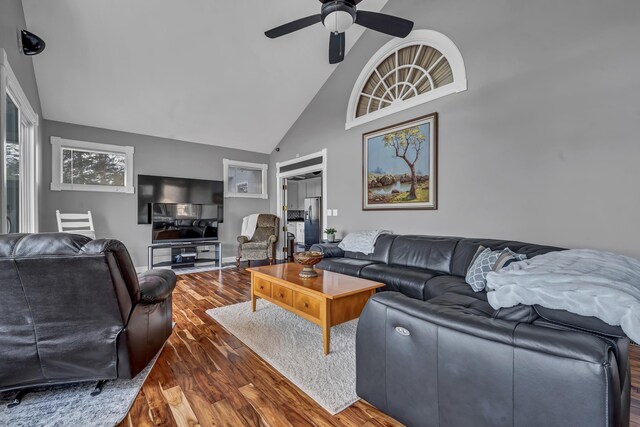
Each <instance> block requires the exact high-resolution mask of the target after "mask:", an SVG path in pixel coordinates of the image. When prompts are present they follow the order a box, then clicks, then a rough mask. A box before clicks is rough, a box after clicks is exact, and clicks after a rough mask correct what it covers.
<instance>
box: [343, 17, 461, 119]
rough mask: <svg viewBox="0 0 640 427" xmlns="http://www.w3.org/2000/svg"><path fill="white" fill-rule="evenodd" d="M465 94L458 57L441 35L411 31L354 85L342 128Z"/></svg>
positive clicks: (380, 53)
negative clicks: (345, 121)
mask: <svg viewBox="0 0 640 427" xmlns="http://www.w3.org/2000/svg"><path fill="white" fill-rule="evenodd" d="M466 89H467V77H466V71H465V68H464V61H463V60H462V55H461V54H460V51H459V50H458V48H457V47H456V45H455V44H454V43H453V42H452V41H451V40H450V39H449V38H448V37H447V36H445V35H444V34H441V33H438V32H436V31H431V30H416V31H413V32H412V33H411V34H409V36H407V37H406V38H404V39H394V40H392V41H390V42H389V43H387V44H386V45H384V46H383V47H382V48H381V49H380V50H378V52H377V53H376V54H375V55H374V56H373V57H372V58H371V60H370V61H369V62H368V63H367V65H366V66H365V67H364V69H363V70H362V72H361V73H360V76H359V77H358V80H357V81H356V84H355V86H354V87H353V91H352V92H351V98H350V99H349V108H348V109H347V123H346V128H347V129H350V128H352V127H354V126H358V125H360V124H362V123H366V122H369V121H371V120H375V119H378V118H380V117H384V116H388V115H390V114H393V113H397V112H398V111H402V110H405V109H407V108H410V107H414V106H416V105H419V104H422V103H425V102H428V101H431V100H433V99H436V98H440V97H442V96H445V95H449V94H451V93H456V92H461V91H463V90H466Z"/></svg>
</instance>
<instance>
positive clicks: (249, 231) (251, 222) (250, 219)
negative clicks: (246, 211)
mask: <svg viewBox="0 0 640 427" xmlns="http://www.w3.org/2000/svg"><path fill="white" fill-rule="evenodd" d="M258 215H260V214H251V215H249V216H245V217H244V218H242V231H241V232H240V235H241V236H247V237H248V238H249V240H251V239H252V238H253V233H255V232H256V226H257V225H258Z"/></svg>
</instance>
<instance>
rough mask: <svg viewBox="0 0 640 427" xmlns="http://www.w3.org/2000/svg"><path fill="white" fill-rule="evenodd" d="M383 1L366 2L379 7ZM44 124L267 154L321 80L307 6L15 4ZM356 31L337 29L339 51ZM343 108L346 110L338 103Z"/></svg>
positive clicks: (212, 1)
mask: <svg viewBox="0 0 640 427" xmlns="http://www.w3.org/2000/svg"><path fill="white" fill-rule="evenodd" d="M386 2H387V0H365V1H363V2H362V3H361V4H360V6H361V7H360V8H361V9H363V10H373V11H379V10H380V9H381V8H382V6H384V4H385V3H386ZM23 6H24V12H25V16H26V20H27V28H28V29H29V30H30V31H32V32H34V33H36V34H38V35H39V36H41V37H42V38H43V39H44V40H45V41H46V43H47V48H46V50H45V51H44V52H43V53H42V54H41V55H39V56H37V57H34V67H35V72H36V79H37V82H38V90H39V93H40V100H41V103H42V109H43V115H44V118H46V119H49V120H57V121H62V122H69V123H76V124H81V125H87V126H96V127H101V128H106V129H115V130H120V131H126V132H133V133H139V134H145V135H153V136H159V137H165V138H173V139H178V140H183V141H190V142H197V143H203V144H211V145H220V146H226V147H234V148H240V149H245V150H251V151H258V152H263V153H269V152H271V150H272V149H273V148H274V147H275V146H276V145H277V143H278V142H279V141H280V140H281V139H282V137H283V136H284V135H285V133H286V132H287V131H288V130H289V128H290V127H291V126H292V125H293V123H294V122H295V121H296V119H297V118H298V116H299V115H300V114H301V113H302V111H303V110H304V108H305V107H306V106H307V105H308V104H309V102H310V101H311V100H312V99H313V97H314V96H315V94H316V93H317V92H318V90H319V89H320V88H321V87H322V85H323V84H324V83H325V81H326V80H327V79H328V78H329V76H330V75H331V73H332V72H333V70H334V69H335V67H336V66H335V65H329V63H328V44H329V32H328V31H327V30H326V29H325V28H324V27H323V26H322V25H321V24H316V25H315V26H313V27H310V28H307V29H304V30H301V31H298V32H296V33H293V34H290V35H287V36H284V37H282V38H279V39H276V40H271V39H268V38H267V37H265V36H264V34H263V33H264V31H265V30H268V29H270V28H272V27H275V26H277V25H280V24H282V23H285V22H288V21H290V20H293V19H297V18H301V17H303V16H307V15H311V14H314V13H319V12H320V6H321V4H320V2H319V1H317V0H244V1H238V0H231V1H220V0H189V1H176V0H136V1H131V0H108V1H106V0H103V1H99V0H94V1H87V0H56V1H42V0H23ZM362 32H363V29H362V28H361V27H358V26H355V25H354V26H353V27H352V28H350V29H349V30H348V32H347V51H348V49H350V48H351V46H353V43H354V42H355V41H356V40H357V39H358V38H359V37H360V35H361V34H362ZM345 108H346V107H345Z"/></svg>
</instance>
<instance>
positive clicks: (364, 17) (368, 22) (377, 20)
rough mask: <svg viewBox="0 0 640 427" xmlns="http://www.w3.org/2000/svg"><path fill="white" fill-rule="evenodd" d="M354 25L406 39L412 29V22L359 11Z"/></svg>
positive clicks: (382, 14)
mask: <svg viewBox="0 0 640 427" xmlns="http://www.w3.org/2000/svg"><path fill="white" fill-rule="evenodd" d="M356 24H358V25H362V26H363V27H366V28H369V29H371V30H375V31H379V32H381V33H385V34H389V35H390V36H395V37H401V38H404V37H407V36H408V35H409V33H410V32H411V30H412V29H413V22H411V21H409V20H408V19H404V18H398V17H397V16H391V15H386V14H384V13H377V12H368V11H366V10H359V11H358V12H357V14H356Z"/></svg>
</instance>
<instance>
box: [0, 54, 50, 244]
mask: <svg viewBox="0 0 640 427" xmlns="http://www.w3.org/2000/svg"><path fill="white" fill-rule="evenodd" d="M7 97H9V98H11V101H12V102H13V103H14V104H15V105H16V107H18V111H19V113H20V114H19V129H20V130H19V132H20V134H19V139H20V159H21V160H20V230H19V231H20V232H23V233H37V232H38V230H39V224H38V192H39V190H40V165H39V162H40V159H39V151H38V147H39V145H40V144H39V138H38V137H39V135H40V132H39V131H38V127H39V125H40V117H39V116H38V114H36V112H35V110H34V109H33V107H31V104H30V103H29V99H28V98H27V96H26V94H25V93H24V91H23V90H22V87H21V86H20V82H19V81H18V79H17V77H16V75H15V74H14V73H13V70H12V69H11V66H10V65H9V60H8V58H7V53H6V51H5V50H4V49H0V143H1V144H0V219H1V220H0V233H6V232H7V226H6V223H5V221H4V218H5V217H6V216H7V195H6V191H5V189H6V176H5V170H4V156H5V146H6V136H7V135H6V123H5V120H6V103H7Z"/></svg>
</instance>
